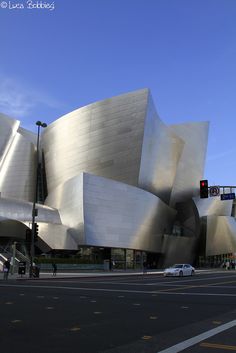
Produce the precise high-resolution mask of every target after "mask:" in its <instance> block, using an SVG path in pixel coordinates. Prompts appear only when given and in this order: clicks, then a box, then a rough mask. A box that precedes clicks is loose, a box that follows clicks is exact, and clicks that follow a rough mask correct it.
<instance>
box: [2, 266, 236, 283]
mask: <svg viewBox="0 0 236 353" xmlns="http://www.w3.org/2000/svg"><path fill="white" fill-rule="evenodd" d="M207 272H208V273H212V272H214V273H215V272H219V273H230V272H231V273H236V271H235V270H232V271H226V270H224V269H219V268H215V269H210V268H208V269H206V268H205V269H203V268H202V269H196V274H200V273H207ZM147 275H157V276H162V275H163V269H157V270H150V271H147V272H145V273H143V272H142V271H140V270H114V271H85V270H84V271H73V272H66V271H64V272H63V271H60V272H57V275H56V276H53V275H52V272H48V271H41V272H40V277H39V278H30V277H29V273H26V274H25V275H22V276H21V275H18V273H14V274H13V275H11V274H9V276H8V281H11V280H36V281H37V280H56V279H73V278H96V277H119V276H122V277H123V276H147ZM1 280H2V281H3V272H0V281H1Z"/></svg>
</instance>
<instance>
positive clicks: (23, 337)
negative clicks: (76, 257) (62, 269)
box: [0, 271, 236, 353]
mask: <svg viewBox="0 0 236 353" xmlns="http://www.w3.org/2000/svg"><path fill="white" fill-rule="evenodd" d="M235 333H236V271H229V272H212V273H207V274H204V273H202V274H198V275H195V276H193V277H184V278H170V277H162V276H160V275H159V276H158V275H145V276H125V277H122V276H121V277H110V278H88V279H85V278H83V279H78V278H77V279H75V278H74V279H57V278H54V279H50V280H41V279H38V280H18V281H17V280H16V281H15V280H11V281H8V282H4V281H0V352H1V353H23V352H24V353H67V352H68V353H102V352H103V353H105V352H106V353H144V352H145V353H158V352H162V351H163V352H164V353H174V352H182V351H183V349H185V350H184V352H186V353H189V352H191V353H192V352H199V353H203V352H204V353H206V352H210V353H213V352H219V353H222V352H229V350H231V351H235V352H236V334H235Z"/></svg>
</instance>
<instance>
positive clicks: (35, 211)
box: [29, 121, 47, 277]
mask: <svg viewBox="0 0 236 353" xmlns="http://www.w3.org/2000/svg"><path fill="white" fill-rule="evenodd" d="M36 125H37V126H38V132H37V145H36V168H35V171H36V175H35V185H34V187H35V190H34V200H33V207H32V231H31V245H30V271H29V276H30V277H32V276H33V265H34V257H35V217H36V216H37V215H38V210H37V208H36V203H37V201H38V177H39V134H40V127H47V124H45V123H41V121H37V122H36Z"/></svg>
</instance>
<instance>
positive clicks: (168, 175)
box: [139, 94, 184, 203]
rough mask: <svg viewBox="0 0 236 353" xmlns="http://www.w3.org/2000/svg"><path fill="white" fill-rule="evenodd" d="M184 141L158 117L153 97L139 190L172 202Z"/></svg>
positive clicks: (147, 121)
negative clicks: (171, 195) (171, 196)
mask: <svg viewBox="0 0 236 353" xmlns="http://www.w3.org/2000/svg"><path fill="white" fill-rule="evenodd" d="M183 146H184V142H183V141H182V140H181V138H179V137H178V136H177V135H176V134H174V133H173V132H172V131H171V129H170V128H169V127H167V126H166V125H165V124H164V123H163V122H162V121H161V119H160V118H159V116H158V115H157V112H156V110H155V107H154V104H153V102H152V97H151V94H150V95H149V98H148V106H147V116H146V120H145V130H144V137H143V147H142V157H141V166H140V174H139V187H141V188H142V189H145V190H147V191H150V192H152V193H153V194H155V195H157V196H158V197H160V198H161V199H162V200H163V201H165V202H166V203H169V200H170V194H171V190H172V187H173V183H174V180H175V176H176V169H177V166H178V162H179V159H180V157H181V154H182V150H183Z"/></svg>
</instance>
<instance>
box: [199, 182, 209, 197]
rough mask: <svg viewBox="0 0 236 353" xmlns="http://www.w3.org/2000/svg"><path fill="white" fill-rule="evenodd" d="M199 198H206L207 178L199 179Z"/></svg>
mask: <svg viewBox="0 0 236 353" xmlns="http://www.w3.org/2000/svg"><path fill="white" fill-rule="evenodd" d="M200 198H201V199H207V198H208V180H200Z"/></svg>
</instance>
